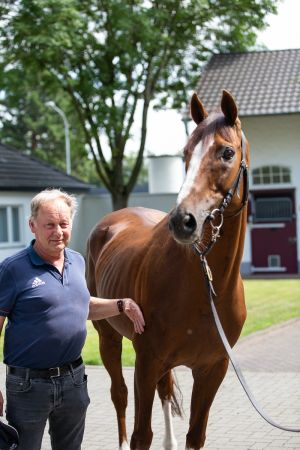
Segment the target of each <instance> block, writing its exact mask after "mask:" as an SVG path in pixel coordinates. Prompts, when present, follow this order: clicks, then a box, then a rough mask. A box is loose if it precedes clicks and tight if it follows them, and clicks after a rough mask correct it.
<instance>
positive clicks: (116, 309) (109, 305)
mask: <svg viewBox="0 0 300 450" xmlns="http://www.w3.org/2000/svg"><path fill="white" fill-rule="evenodd" d="M122 312H124V314H126V316H127V317H128V318H129V319H130V320H131V321H132V322H133V325H134V331H135V332H136V333H139V334H141V333H142V332H143V331H144V326H145V321H144V317H143V314H142V312H141V310H140V308H139V306H138V305H137V304H136V303H135V302H134V301H133V300H132V299H131V298H123V299H110V300H108V299H105V298H98V297H91V298H90V305H89V315H88V319H90V320H101V319H107V318H108V317H113V316H117V315H118V314H121V313H122Z"/></svg>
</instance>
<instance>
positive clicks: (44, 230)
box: [29, 199, 72, 256]
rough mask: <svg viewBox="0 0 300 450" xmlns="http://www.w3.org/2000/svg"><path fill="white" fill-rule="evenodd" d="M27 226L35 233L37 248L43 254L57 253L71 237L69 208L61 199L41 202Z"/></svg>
mask: <svg viewBox="0 0 300 450" xmlns="http://www.w3.org/2000/svg"><path fill="white" fill-rule="evenodd" d="M29 226H30V229H31V231H32V233H33V234H35V238H36V243H35V246H36V249H37V250H39V251H40V252H41V253H42V254H43V255H44V256H46V255H47V254H48V255H49V256H55V255H59V254H60V253H61V252H62V251H63V250H64V248H65V247H66V245H67V244H68V242H69V240H70V238H71V229H72V220H71V214H70V208H69V207H68V205H67V204H66V203H65V202H64V201H63V200H62V199H57V200H54V201H49V202H46V203H43V204H42V205H41V206H40V208H39V210H38V213H37V216H36V217H35V218H34V219H30V221H29Z"/></svg>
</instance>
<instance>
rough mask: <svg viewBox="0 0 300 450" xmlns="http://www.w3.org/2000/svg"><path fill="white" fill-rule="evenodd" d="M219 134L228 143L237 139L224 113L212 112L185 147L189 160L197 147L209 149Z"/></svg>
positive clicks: (185, 156)
mask: <svg viewBox="0 0 300 450" xmlns="http://www.w3.org/2000/svg"><path fill="white" fill-rule="evenodd" d="M217 135H218V136H219V137H221V138H222V139H224V140H225V141H226V142H228V143H230V142H232V143H234V142H235V140H236V134H235V132H234V129H233V128H232V127H231V126H229V125H228V124H227V123H226V119H225V117H224V115H223V114H222V113H214V114H211V115H210V116H208V117H207V118H206V119H205V120H204V121H203V122H201V123H200V124H199V125H198V126H197V127H196V128H195V130H194V131H193V133H192V135H191V137H190V139H189V140H188V142H187V144H186V146H185V148H184V158H185V159H186V160H188V159H189V158H190V157H191V154H192V153H193V151H194V149H195V148H196V147H197V150H198V151H199V150H200V149H201V151H203V150H204V149H207V148H208V147H209V146H210V144H211V143H213V142H214V141H215V139H216V136H217Z"/></svg>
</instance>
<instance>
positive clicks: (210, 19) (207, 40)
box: [0, 0, 277, 209]
mask: <svg viewBox="0 0 300 450" xmlns="http://www.w3.org/2000/svg"><path fill="white" fill-rule="evenodd" d="M276 3H277V1H274V0H237V1H235V2H232V1H229V0H165V1H157V0H130V1H129V0H127V1H124V0H89V1H87V0H19V1H0V17H2V19H1V20H2V28H1V32H0V44H1V48H0V61H1V60H2V70H5V71H6V72H11V71H13V70H16V69H20V70H22V71H24V73H26V77H27V79H32V80H33V81H32V83H33V86H39V87H40V89H41V90H42V91H43V93H44V95H45V96H47V97H48V99H53V93H55V94H58V93H61V92H64V96H62V97H61V98H59V99H58V100H59V101H58V104H59V106H61V102H65V101H66V98H68V102H71V104H72V109H73V111H74V112H76V114H77V117H78V120H79V123H80V126H81V129H82V133H83V135H84V140H85V143H86V145H87V147H88V151H89V152H90V153H91V155H93V160H94V163H95V167H96V171H97V174H98V176H99V178H100V179H101V180H102V183H103V184H104V185H105V186H106V187H107V189H108V190H109V191H110V192H111V194H112V199H113V204H114V207H115V209H116V208H119V207H121V206H125V205H126V203H127V200H128V196H129V194H130V192H131V191H132V189H133V187H134V185H135V182H136V180H137V176H138V174H139V171H140V169H141V166H142V161H143V153H144V148H145V141H146V131H147V115H148V110H149V105H150V103H151V102H153V103H155V105H156V106H157V107H158V106H159V107H161V106H163V107H175V108H179V109H180V108H182V106H185V104H186V101H187V99H188V97H189V95H188V93H189V91H190V89H192V88H194V87H195V86H196V82H197V79H198V77H199V74H200V69H201V66H202V64H203V61H205V60H206V59H207V57H208V56H209V54H211V53H212V52H213V51H216V52H218V51H243V50H246V49H248V48H251V47H252V46H253V45H254V44H255V33H256V31H257V30H259V29H261V28H263V26H264V18H265V16H266V14H267V13H269V12H276ZM0 70H1V67H0ZM29 74H30V76H29ZM66 96H67V97H66ZM138 105H140V106H141V110H142V113H141V117H140V118H139V128H140V130H141V131H140V137H139V145H138V149H137V155H136V158H135V163H134V166H133V168H132V170H131V171H130V172H129V173H128V172H127V173H126V171H124V155H125V151H128V150H132V149H131V148H130V145H131V142H130V138H131V133H132V125H133V123H134V120H135V119H136V120H137V117H136V110H137V106H138ZM107 149H109V152H110V157H107V154H106V150H107Z"/></svg>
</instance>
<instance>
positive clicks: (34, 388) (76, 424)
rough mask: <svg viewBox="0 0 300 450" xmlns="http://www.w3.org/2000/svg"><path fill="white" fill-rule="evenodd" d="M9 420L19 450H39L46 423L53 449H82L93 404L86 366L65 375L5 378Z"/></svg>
mask: <svg viewBox="0 0 300 450" xmlns="http://www.w3.org/2000/svg"><path fill="white" fill-rule="evenodd" d="M6 402H7V403H6V418H7V420H8V422H9V423H10V424H11V425H13V426H14V427H15V428H16V429H17V430H18V432H19V436H20V445H19V447H18V450H40V449H41V444H42V439H43V434H44V430H45V426H46V422H47V420H48V419H49V434H50V438H51V446H52V449H53V450H80V448H81V442H82V439H83V432H84V424H85V416H86V410H87V407H88V405H89V403H90V399H89V395H88V391H87V376H86V375H85V370H84V365H81V366H79V367H77V368H76V369H74V370H72V371H71V372H70V374H67V375H65V376H61V377H57V378H50V379H43V378H34V379H30V378H29V377H27V378H21V377H17V376H15V375H11V374H8V375H7V377H6Z"/></svg>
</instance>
